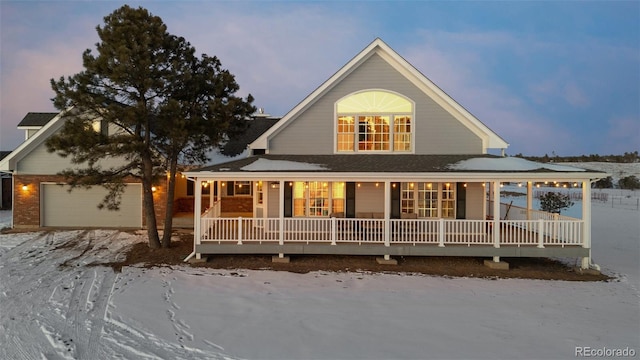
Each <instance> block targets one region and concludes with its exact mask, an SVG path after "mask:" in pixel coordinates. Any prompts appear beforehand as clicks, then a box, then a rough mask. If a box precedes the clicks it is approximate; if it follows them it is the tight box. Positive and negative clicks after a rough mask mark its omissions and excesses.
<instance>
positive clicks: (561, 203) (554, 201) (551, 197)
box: [540, 192, 573, 214]
mask: <svg viewBox="0 0 640 360" xmlns="http://www.w3.org/2000/svg"><path fill="white" fill-rule="evenodd" d="M571 206H573V201H571V198H570V197H569V195H565V194H561V193H556V192H548V193H546V194H544V195H542V196H541V197H540V210H542V211H546V212H551V213H556V214H560V210H562V209H566V208H568V207H571Z"/></svg>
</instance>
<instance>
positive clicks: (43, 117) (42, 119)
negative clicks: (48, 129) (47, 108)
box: [18, 112, 59, 128]
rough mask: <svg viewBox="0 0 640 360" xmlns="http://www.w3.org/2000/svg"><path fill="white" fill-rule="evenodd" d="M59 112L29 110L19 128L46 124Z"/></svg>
mask: <svg viewBox="0 0 640 360" xmlns="http://www.w3.org/2000/svg"><path fill="white" fill-rule="evenodd" d="M58 114H59V113H57V112H29V113H27V115H25V117H24V118H22V121H20V123H19V124H18V128H22V127H42V126H45V125H46V124H47V123H48V122H49V121H51V119H53V118H54V117H55V116H56V115H58Z"/></svg>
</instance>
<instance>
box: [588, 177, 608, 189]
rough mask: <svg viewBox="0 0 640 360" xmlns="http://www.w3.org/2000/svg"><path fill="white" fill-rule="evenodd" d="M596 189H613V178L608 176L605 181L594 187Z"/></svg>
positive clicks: (597, 183) (598, 182)
mask: <svg viewBox="0 0 640 360" xmlns="http://www.w3.org/2000/svg"><path fill="white" fill-rule="evenodd" d="M593 186H594V187H595V188H596V189H611V188H613V179H612V178H611V176H607V177H606V178H604V179H600V180H598V181H596V182H595V184H594V185H593Z"/></svg>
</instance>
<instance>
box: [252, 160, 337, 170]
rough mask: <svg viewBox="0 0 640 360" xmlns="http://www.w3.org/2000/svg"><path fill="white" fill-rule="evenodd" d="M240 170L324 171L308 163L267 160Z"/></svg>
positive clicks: (322, 167)
mask: <svg viewBox="0 0 640 360" xmlns="http://www.w3.org/2000/svg"><path fill="white" fill-rule="evenodd" d="M240 169H241V170H245V171H277V170H285V171H286V170H309V171H316V170H326V168H325V167H324V166H322V165H318V164H309V163H303V162H296V161H288V160H269V159H258V160H256V161H254V162H253V163H251V164H249V165H246V166H243V167H242V168H240Z"/></svg>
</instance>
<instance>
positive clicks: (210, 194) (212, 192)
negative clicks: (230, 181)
mask: <svg viewBox="0 0 640 360" xmlns="http://www.w3.org/2000/svg"><path fill="white" fill-rule="evenodd" d="M214 182H215V183H216V189H215V190H214V189H213V183H212V184H211V186H209V209H211V208H213V204H214V203H215V199H214V198H213V197H214V194H215V193H216V192H217V193H218V194H219V193H220V189H218V184H219V183H220V181H214Z"/></svg>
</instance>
